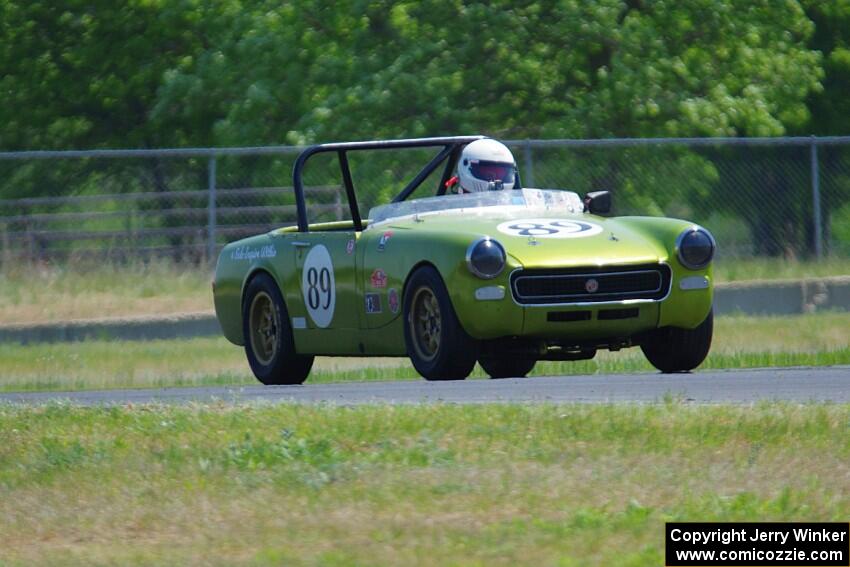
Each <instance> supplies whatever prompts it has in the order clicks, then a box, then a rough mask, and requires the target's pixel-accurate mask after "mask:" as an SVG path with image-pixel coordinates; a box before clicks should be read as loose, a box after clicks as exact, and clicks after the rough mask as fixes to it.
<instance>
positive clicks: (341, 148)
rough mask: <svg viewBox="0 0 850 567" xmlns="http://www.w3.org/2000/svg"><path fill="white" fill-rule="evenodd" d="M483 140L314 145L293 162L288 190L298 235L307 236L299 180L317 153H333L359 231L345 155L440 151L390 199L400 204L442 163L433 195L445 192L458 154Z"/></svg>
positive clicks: (460, 138)
mask: <svg viewBox="0 0 850 567" xmlns="http://www.w3.org/2000/svg"><path fill="white" fill-rule="evenodd" d="M484 137H485V136H448V137H439V138H411V139H407V140H374V141H370V142H338V143H332V144H318V145H316V146H310V147H309V148H307V149H305V150H304V151H303V152H301V154H299V156H298V159H297V160H295V167H294V168H293V171H292V186H293V187H294V189H295V206H296V209H297V211H298V231H299V232H307V231H308V224H307V206H306V203H305V201H304V183H303V180H302V178H301V174H302V171H303V170H304V165H305V164H306V163H307V160H308V159H310V158H311V157H312V156H314V155H316V154H320V153H327V152H336V154H337V156H338V157H339V167H340V170H341V172H342V183H343V185H344V186H345V194H346V195H347V197H348V206H349V207H350V209H351V218H352V220H353V221H354V230H357V231H360V230H363V220H362V218H361V217H360V209H359V208H358V206H357V195H356V194H355V193H354V182H353V180H352V179H351V168H350V167H349V165H348V152H351V151H358V150H394V149H402V148H430V147H440V146H442V148H443V149H442V150H440V152H439V153H437V155H436V156H434V158H433V159H432V160H431V161H429V162H428V164H427V165H425V167H423V168H422V171H420V172H419V173H418V174H417V175H416V177H414V178H413V179H412V180H411V181H410V183H408V184H407V185H406V186H405V187H404V189H402V190H401V191H400V192H399V194H398V195H396V196H395V197H394V198H393V202H394V203H397V202H399V201H404V200H405V199H407V198H408V197H410V195H411V194H413V192H414V191H416V189H417V188H418V187H419V186H420V185H421V184H422V182H423V181H425V179H427V178H428V176H429V175H431V174H432V173H433V172H434V170H436V169H437V168H438V167H439V166H440V164H441V163H442V162H444V161H445V162H446V167H445V169H444V170H443V175H442V177H441V178H440V185H439V186H438V187H437V194H438V195H442V194H444V193H445V192H446V182H447V181H448V180H449V178H450V177H451V175H452V171H453V170H454V168H455V166H456V165H457V160H458V158H459V157H460V152H461V150H462V149H463V147H464V146H465V145H467V144H469V143H470V142H474V141H475V140H480V139H482V138H484Z"/></svg>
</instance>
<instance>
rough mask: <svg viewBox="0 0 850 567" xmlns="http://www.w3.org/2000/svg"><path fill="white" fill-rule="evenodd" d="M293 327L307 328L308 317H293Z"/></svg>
mask: <svg viewBox="0 0 850 567" xmlns="http://www.w3.org/2000/svg"><path fill="white" fill-rule="evenodd" d="M292 328H293V329H306V328H307V319H305V318H304V317H293V318H292Z"/></svg>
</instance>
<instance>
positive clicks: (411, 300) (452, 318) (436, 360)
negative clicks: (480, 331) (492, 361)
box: [404, 266, 478, 380]
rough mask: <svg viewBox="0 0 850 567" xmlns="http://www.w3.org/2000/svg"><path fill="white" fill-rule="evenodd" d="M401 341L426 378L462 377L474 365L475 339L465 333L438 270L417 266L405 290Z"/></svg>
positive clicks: (457, 378)
mask: <svg viewBox="0 0 850 567" xmlns="http://www.w3.org/2000/svg"><path fill="white" fill-rule="evenodd" d="M404 323H405V324H404V342H405V344H406V345H407V355H408V356H409V357H410V361H411V362H412V363H413V367H414V368H416V371H417V372H419V374H421V375H422V377H423V378H425V379H426V380H463V379H464V378H466V377H467V376H469V373H470V372H472V368H473V367H474V366H475V360H476V358H477V355H478V343H477V341H476V340H475V339H473V338H472V337H470V336H469V335H467V334H466V331H464V330H463V327H461V325H460V322H459V321H458V318H457V315H456V314H455V310H454V308H453V307H452V302H451V299H450V298H449V293H448V291H447V290H446V286H445V284H444V283H443V279H442V278H441V277H440V274H439V273H438V272H437V270H436V269H434V268H433V267H431V266H423V267H422V268H419V269H418V270H416V271H415V272H413V275H412V276H410V279H409V280H408V282H407V286H406V287H405V291H404Z"/></svg>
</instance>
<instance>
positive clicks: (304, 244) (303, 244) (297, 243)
mask: <svg viewBox="0 0 850 567" xmlns="http://www.w3.org/2000/svg"><path fill="white" fill-rule="evenodd" d="M292 245H293V246H295V247H296V248H309V247H310V246H312V244H310V243H309V242H300V241H298V240H296V241H295V242H293V243H292Z"/></svg>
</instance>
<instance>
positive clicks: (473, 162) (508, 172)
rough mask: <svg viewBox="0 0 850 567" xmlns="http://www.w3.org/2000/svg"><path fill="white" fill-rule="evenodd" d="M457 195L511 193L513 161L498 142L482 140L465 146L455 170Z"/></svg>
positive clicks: (513, 171)
mask: <svg viewBox="0 0 850 567" xmlns="http://www.w3.org/2000/svg"><path fill="white" fill-rule="evenodd" d="M457 174H458V178H459V179H458V181H459V185H460V190H459V192H460V193H474V192H476V191H497V190H500V189H513V188H514V184H515V183H516V160H514V156H513V154H511V151H510V150H509V149H508V148H507V147H506V146H505V145H504V144H502V143H501V142H497V141H496V140H491V139H490V138H484V139H482V140H475V141H474V142H471V143H469V144H467V146H466V147H465V148H463V152H462V153H461V154H460V161H459V162H458V167H457Z"/></svg>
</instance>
